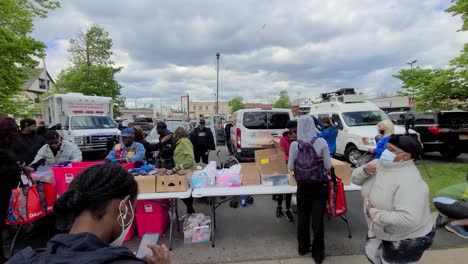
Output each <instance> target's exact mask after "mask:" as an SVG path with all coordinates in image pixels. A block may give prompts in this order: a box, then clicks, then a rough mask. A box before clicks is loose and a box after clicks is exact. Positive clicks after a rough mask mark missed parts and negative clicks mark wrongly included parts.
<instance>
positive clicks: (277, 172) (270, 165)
mask: <svg viewBox="0 0 468 264" xmlns="http://www.w3.org/2000/svg"><path fill="white" fill-rule="evenodd" d="M255 164H257V166H258V168H259V171H260V177H261V179H262V184H263V185H267V186H277V185H287V184H288V168H287V166H286V160H285V158H284V154H283V151H282V150H281V149H280V148H276V147H275V148H269V149H262V150H256V151H255Z"/></svg>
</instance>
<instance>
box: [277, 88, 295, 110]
mask: <svg viewBox="0 0 468 264" xmlns="http://www.w3.org/2000/svg"><path fill="white" fill-rule="evenodd" d="M273 107H274V108H288V109H289V108H291V99H290V98H289V95H288V92H287V91H281V92H280V97H279V98H278V100H276V102H275V103H274V104H273Z"/></svg>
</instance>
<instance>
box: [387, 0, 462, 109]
mask: <svg viewBox="0 0 468 264" xmlns="http://www.w3.org/2000/svg"><path fill="white" fill-rule="evenodd" d="M452 2H453V3H454V5H453V6H451V7H450V8H448V9H447V10H446V11H447V12H450V13H452V14H453V15H454V16H457V15H460V16H461V18H462V20H463V25H462V27H461V29H459V31H467V30H468V0H453V1H452ZM394 77H395V78H398V79H400V80H401V81H402V82H403V85H402V88H403V89H404V91H402V92H399V94H400V95H405V96H408V97H410V98H412V99H414V100H415V102H416V103H415V105H414V109H415V110H416V111H428V110H433V111H439V110H450V109H453V108H454V107H458V108H460V107H461V108H467V107H468V44H465V46H464V48H463V50H462V51H461V54H460V55H459V56H458V57H456V58H454V59H452V60H451V61H450V63H449V67H447V68H443V69H442V68H437V69H422V68H420V67H417V68H413V69H402V70H400V72H399V73H398V74H397V75H394Z"/></svg>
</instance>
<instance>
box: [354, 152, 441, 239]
mask: <svg viewBox="0 0 468 264" xmlns="http://www.w3.org/2000/svg"><path fill="white" fill-rule="evenodd" d="M373 162H374V163H375V164H376V166H377V172H376V174H375V175H374V176H371V175H368V174H367V173H366V172H365V171H364V166H365V165H364V166H361V167H359V168H356V169H355V170H354V171H353V174H352V178H351V181H352V182H353V183H354V184H356V185H359V186H362V189H361V192H362V196H363V198H364V199H367V200H368V201H369V202H370V203H371V204H372V206H373V208H371V209H370V212H369V214H370V220H371V222H372V223H371V226H370V228H371V230H372V231H373V232H374V234H375V235H376V236H377V237H378V238H379V239H381V240H387V241H398V240H404V239H411V238H417V237H421V236H424V235H426V234H427V233H429V232H430V231H431V230H432V227H433V222H432V217H431V213H430V210H429V188H428V187H427V184H426V183H425V182H424V180H423V179H422V177H421V174H420V173H419V171H418V169H417V168H416V166H415V165H414V162H413V161H412V160H409V161H404V162H395V163H391V164H385V163H383V162H382V161H381V160H374V161H373Z"/></svg>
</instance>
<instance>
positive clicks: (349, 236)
mask: <svg viewBox="0 0 468 264" xmlns="http://www.w3.org/2000/svg"><path fill="white" fill-rule="evenodd" d="M340 218H341V219H342V220H343V221H344V222H345V223H346V225H347V226H348V238H352V237H353V236H352V235H351V227H350V226H349V218H348V214H344V215H340Z"/></svg>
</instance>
